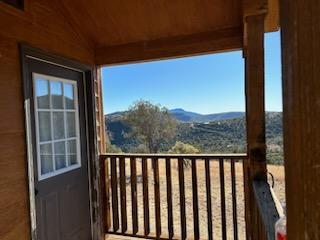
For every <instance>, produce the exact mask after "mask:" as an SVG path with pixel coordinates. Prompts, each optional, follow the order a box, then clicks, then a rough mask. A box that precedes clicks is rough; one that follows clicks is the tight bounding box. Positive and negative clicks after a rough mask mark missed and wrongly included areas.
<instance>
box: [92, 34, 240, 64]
mask: <svg viewBox="0 0 320 240" xmlns="http://www.w3.org/2000/svg"><path fill="white" fill-rule="evenodd" d="M241 48H242V29H241V28H228V29H222V30H217V31H212V32H205V33H198V34H193V35H186V36H176V37H170V38H165V39H157V40H151V41H144V42H136V43H128V44H123V45H117V46H107V47H98V48H96V49H95V56H96V57H95V60H96V64H97V65H108V64H120V63H130V62H139V61H147V60H158V59H165V58H175V57H183V56H190V55H197V54H205V53H215V52H222V51H231V50H238V49H241Z"/></svg>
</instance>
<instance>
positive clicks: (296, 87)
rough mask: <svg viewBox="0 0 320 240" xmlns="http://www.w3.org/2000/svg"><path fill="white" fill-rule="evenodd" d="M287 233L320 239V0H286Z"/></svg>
mask: <svg viewBox="0 0 320 240" xmlns="http://www.w3.org/2000/svg"><path fill="white" fill-rule="evenodd" d="M280 5H281V9H280V10H281V27H282V30H281V38H282V80H283V83H282V84H283V125H284V132H283V138H284V163H285V175H286V205H287V220H288V222H287V223H288V224H287V234H288V235H287V238H288V239H290V240H298V239H299V240H300V239H308V240H311V239H312V240H319V239H320V226H319V223H320V211H319V209H320V24H319V23H320V14H319V13H320V2H319V0H304V1H291V0H283V1H280Z"/></svg>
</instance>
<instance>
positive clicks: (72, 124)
mask: <svg viewBox="0 0 320 240" xmlns="http://www.w3.org/2000/svg"><path fill="white" fill-rule="evenodd" d="M75 118H76V113H75V112H67V137H68V138H70V137H75V136H76V119H75Z"/></svg>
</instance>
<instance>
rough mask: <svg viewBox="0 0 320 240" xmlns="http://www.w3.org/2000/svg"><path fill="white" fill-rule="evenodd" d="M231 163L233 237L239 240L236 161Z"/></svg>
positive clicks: (232, 160)
mask: <svg viewBox="0 0 320 240" xmlns="http://www.w3.org/2000/svg"><path fill="white" fill-rule="evenodd" d="M230 163H231V189H232V213H233V214H232V217H233V236H234V240H238V222H237V189H236V176H235V175H236V174H235V169H234V168H235V167H234V165H235V164H234V159H230Z"/></svg>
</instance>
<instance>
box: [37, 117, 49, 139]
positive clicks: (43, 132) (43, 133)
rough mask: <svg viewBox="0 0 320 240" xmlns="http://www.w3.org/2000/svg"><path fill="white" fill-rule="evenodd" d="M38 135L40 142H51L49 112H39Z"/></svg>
mask: <svg viewBox="0 0 320 240" xmlns="http://www.w3.org/2000/svg"><path fill="white" fill-rule="evenodd" d="M38 118H39V135H40V142H44V141H50V140H51V120H50V112H42V111H41V112H39V113H38Z"/></svg>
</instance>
